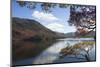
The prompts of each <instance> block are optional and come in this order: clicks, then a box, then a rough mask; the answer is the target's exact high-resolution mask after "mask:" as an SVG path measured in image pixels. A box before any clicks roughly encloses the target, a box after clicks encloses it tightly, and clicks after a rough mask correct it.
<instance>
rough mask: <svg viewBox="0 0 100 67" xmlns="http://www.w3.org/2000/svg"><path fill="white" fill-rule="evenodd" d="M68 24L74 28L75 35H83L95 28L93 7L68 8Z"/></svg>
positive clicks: (94, 10)
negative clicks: (75, 29) (75, 30)
mask: <svg viewBox="0 0 100 67" xmlns="http://www.w3.org/2000/svg"><path fill="white" fill-rule="evenodd" d="M69 24H70V25H73V26H76V28H77V32H76V34H77V35H85V34H87V33H89V32H91V31H95V28H96V7H95V6H70V19H69Z"/></svg>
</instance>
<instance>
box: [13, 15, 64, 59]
mask: <svg viewBox="0 0 100 67" xmlns="http://www.w3.org/2000/svg"><path fill="white" fill-rule="evenodd" d="M62 37H64V34H62V33H57V32H53V31H51V30H49V29H47V28H46V27H44V26H43V25H41V24H40V23H38V22H37V21H35V20H29V19H21V18H15V17H14V18H12V48H13V58H14V59H21V58H26V57H30V56H35V55H37V54H38V53H39V52H40V51H42V50H43V49H45V48H47V47H48V46H49V45H50V43H51V42H52V40H55V39H57V38H62ZM40 43H41V44H40ZM30 52H31V53H30Z"/></svg>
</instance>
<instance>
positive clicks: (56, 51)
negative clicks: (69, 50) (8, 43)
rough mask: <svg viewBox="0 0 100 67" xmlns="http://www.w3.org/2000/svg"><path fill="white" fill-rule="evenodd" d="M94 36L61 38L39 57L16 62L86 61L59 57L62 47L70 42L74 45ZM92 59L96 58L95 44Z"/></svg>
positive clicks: (90, 39)
mask: <svg viewBox="0 0 100 67" xmlns="http://www.w3.org/2000/svg"><path fill="white" fill-rule="evenodd" d="M93 40H94V39H93V38H80V39H78V38H76V39H71V38H69V39H68V38H67V39H59V40H58V41H57V42H56V43H53V44H52V45H51V46H50V47H48V48H47V49H45V50H44V51H43V52H42V53H40V54H39V55H38V56H37V57H35V58H34V57H33V58H29V59H25V60H21V61H18V62H16V64H18V65H20V64H21V65H27V64H45V63H62V62H73V61H86V60H80V59H76V58H68V57H67V56H65V57H64V58H61V59H60V58H59V56H60V51H61V49H62V48H64V47H66V46H67V45H68V44H67V43H69V44H70V45H74V44H76V43H79V42H82V41H93ZM90 54H91V58H92V60H95V46H94V48H93V49H92V50H91V51H90Z"/></svg>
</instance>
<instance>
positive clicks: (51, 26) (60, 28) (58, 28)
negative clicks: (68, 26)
mask: <svg viewBox="0 0 100 67" xmlns="http://www.w3.org/2000/svg"><path fill="white" fill-rule="evenodd" d="M46 27H47V28H49V29H51V30H53V31H56V32H65V26H64V25H62V24H60V23H51V24H48V25H47V26H46Z"/></svg>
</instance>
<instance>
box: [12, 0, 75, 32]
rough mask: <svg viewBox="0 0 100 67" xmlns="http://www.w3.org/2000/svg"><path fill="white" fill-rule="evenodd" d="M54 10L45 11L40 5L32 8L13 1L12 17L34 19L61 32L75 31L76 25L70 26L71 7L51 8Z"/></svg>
mask: <svg viewBox="0 0 100 67" xmlns="http://www.w3.org/2000/svg"><path fill="white" fill-rule="evenodd" d="M51 10H52V12H49V13H45V12H43V11H42V10H41V7H40V6H39V5H37V6H36V9H34V10H32V9H29V8H26V7H20V6H19V4H18V3H16V1H14V0H13V1H12V17H20V18H28V19H33V20H36V21H38V22H39V23H41V24H42V25H43V26H45V27H47V28H48V29H50V30H52V31H56V32H60V33H68V32H75V31H76V29H75V27H74V26H69V24H68V22H67V21H68V19H69V15H70V9H69V8H66V9H65V8H59V7H56V8H54V9H51Z"/></svg>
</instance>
